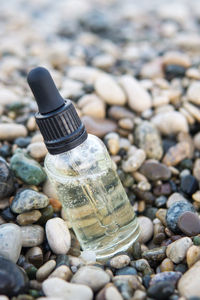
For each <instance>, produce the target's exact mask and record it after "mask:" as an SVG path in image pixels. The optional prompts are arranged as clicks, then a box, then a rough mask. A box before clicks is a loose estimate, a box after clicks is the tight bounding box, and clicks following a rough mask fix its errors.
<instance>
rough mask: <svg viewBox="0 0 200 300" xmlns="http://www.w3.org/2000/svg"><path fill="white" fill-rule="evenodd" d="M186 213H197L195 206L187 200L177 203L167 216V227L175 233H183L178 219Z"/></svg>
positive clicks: (172, 206) (171, 207)
mask: <svg viewBox="0 0 200 300" xmlns="http://www.w3.org/2000/svg"><path fill="white" fill-rule="evenodd" d="M186 211H190V212H195V208H194V206H193V205H192V204H191V203H189V202H188V201H186V200H184V201H178V202H175V203H174V204H172V205H171V206H170V208H169V209H168V211H167V215H166V221H167V226H168V227H169V229H170V230H172V231H173V232H174V233H180V232H181V231H180V229H179V227H178V219H179V217H180V216H181V215H182V214H183V213H184V212H186Z"/></svg>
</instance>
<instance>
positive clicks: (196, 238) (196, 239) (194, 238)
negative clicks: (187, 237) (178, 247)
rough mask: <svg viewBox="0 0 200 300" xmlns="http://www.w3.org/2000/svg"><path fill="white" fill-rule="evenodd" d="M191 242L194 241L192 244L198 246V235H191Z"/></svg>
mask: <svg viewBox="0 0 200 300" xmlns="http://www.w3.org/2000/svg"><path fill="white" fill-rule="evenodd" d="M193 243H194V245H196V246H200V236H198V235H197V236H194V237H193Z"/></svg>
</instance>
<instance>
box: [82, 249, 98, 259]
mask: <svg viewBox="0 0 200 300" xmlns="http://www.w3.org/2000/svg"><path fill="white" fill-rule="evenodd" d="M80 257H81V258H82V259H84V260H85V261H88V262H96V254H95V252H94V251H90V250H84V251H82V252H81V256H80Z"/></svg>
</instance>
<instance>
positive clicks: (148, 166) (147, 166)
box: [140, 161, 171, 181]
mask: <svg viewBox="0 0 200 300" xmlns="http://www.w3.org/2000/svg"><path fill="white" fill-rule="evenodd" d="M140 173H142V174H143V175H144V176H145V177H147V178H148V179H149V180H152V181H155V180H168V179H169V178H170V177H171V171H170V169H169V168H168V167H167V166H166V165H164V164H161V163H157V162H154V161H146V162H144V163H143V165H142V166H141V168H140Z"/></svg>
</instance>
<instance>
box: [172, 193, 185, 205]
mask: <svg viewBox="0 0 200 300" xmlns="http://www.w3.org/2000/svg"><path fill="white" fill-rule="evenodd" d="M178 201H187V200H186V199H185V198H184V197H183V195H181V194H179V193H173V194H171V196H170V197H169V198H168V200H167V208H169V207H170V206H172V205H173V204H174V203H175V202H178Z"/></svg>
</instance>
